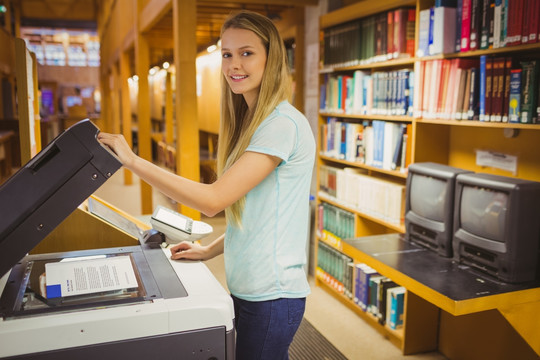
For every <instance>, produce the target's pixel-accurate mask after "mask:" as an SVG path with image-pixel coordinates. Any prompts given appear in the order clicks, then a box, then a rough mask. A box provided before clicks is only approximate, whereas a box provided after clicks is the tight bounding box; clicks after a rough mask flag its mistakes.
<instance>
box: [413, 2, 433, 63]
mask: <svg viewBox="0 0 540 360" xmlns="http://www.w3.org/2000/svg"><path fill="white" fill-rule="evenodd" d="M430 12H431V10H430V9H424V10H421V11H420V13H419V15H418V48H417V50H416V56H417V57H422V56H427V55H429V25H430Z"/></svg>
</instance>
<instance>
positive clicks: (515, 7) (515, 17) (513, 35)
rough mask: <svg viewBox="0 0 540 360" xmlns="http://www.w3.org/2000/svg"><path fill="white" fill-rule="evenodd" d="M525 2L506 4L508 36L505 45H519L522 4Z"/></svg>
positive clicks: (513, 1)
mask: <svg viewBox="0 0 540 360" xmlns="http://www.w3.org/2000/svg"><path fill="white" fill-rule="evenodd" d="M524 1H525V0H512V1H509V2H508V34H507V40H508V41H507V42H506V45H510V46H513V45H519V44H521V30H522V28H521V25H522V24H523V7H524V5H523V3H524Z"/></svg>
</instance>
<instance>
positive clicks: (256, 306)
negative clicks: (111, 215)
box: [98, 11, 315, 359]
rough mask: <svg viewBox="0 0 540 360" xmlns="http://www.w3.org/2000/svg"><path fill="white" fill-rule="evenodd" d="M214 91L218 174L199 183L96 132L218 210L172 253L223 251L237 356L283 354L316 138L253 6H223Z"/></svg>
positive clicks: (187, 200) (301, 281)
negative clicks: (220, 220) (203, 235)
mask: <svg viewBox="0 0 540 360" xmlns="http://www.w3.org/2000/svg"><path fill="white" fill-rule="evenodd" d="M221 46H222V49H221V53H222V74H223V76H222V95H221V96H222V100H221V104H222V105H221V107H222V109H221V125H220V136H219V143H218V179H217V180H216V181H215V182H214V183H213V184H201V183H197V182H194V181H191V180H188V179H185V178H182V177H179V176H177V175H175V174H171V173H169V172H167V171H164V170H162V169H160V168H159V167H157V166H155V165H153V164H151V163H150V162H147V161H145V160H143V159H141V158H139V157H137V156H136V155H135V154H134V153H133V152H132V151H131V149H130V148H129V146H128V145H127V143H126V142H125V140H124V138H123V137H122V136H121V135H111V134H102V133H100V134H99V136H98V138H99V139H100V140H101V141H102V142H103V143H104V144H106V145H108V146H109V147H111V148H112V149H113V150H114V151H115V152H116V154H117V155H118V156H119V158H120V159H121V161H122V163H123V165H124V166H125V167H127V168H128V169H130V170H132V171H133V172H134V173H136V174H137V175H138V176H140V177H141V178H142V179H143V180H145V181H146V182H148V183H149V184H151V185H152V186H154V187H156V188H158V189H159V190H160V191H162V192H163V193H165V194H166V195H168V196H169V197H171V198H172V199H174V200H176V201H178V202H179V203H182V204H185V205H187V206H189V207H192V208H194V209H197V210H199V211H201V212H202V213H204V214H205V215H207V216H214V215H215V214H217V213H218V212H220V211H222V210H225V214H226V218H227V230H226V232H225V234H224V235H222V236H220V237H219V238H217V239H216V240H215V241H213V242H212V243H211V244H209V245H207V246H201V245H198V244H191V243H187V242H185V243H180V244H178V245H176V246H174V247H172V248H171V253H172V258H173V259H191V260H207V259H211V258H213V257H215V256H217V255H219V254H222V253H224V256H225V269H226V275H227V285H228V288H229V291H230V292H231V295H232V298H233V302H234V307H235V327H236V331H237V342H236V353H237V359H287V358H288V348H289V345H290V343H291V342H292V339H293V337H294V334H295V332H296V330H297V329H298V326H299V325H300V322H301V320H302V317H303V314H304V309H305V297H306V296H307V295H308V294H309V292H310V290H309V285H308V282H307V279H306V275H305V273H304V269H303V266H304V265H305V263H306V256H305V248H306V241H307V231H308V218H309V188H310V184H311V175H312V169H313V164H314V158H315V141H314V138H313V133H312V131H311V128H310V126H309V124H308V121H307V120H306V118H305V117H304V116H303V115H302V114H301V113H300V112H299V111H297V110H296V109H295V108H294V107H293V106H292V105H290V104H289V103H288V102H287V98H288V95H289V89H290V83H289V74H288V67H287V57H286V52H285V47H284V45H283V41H282V39H281V37H280V36H279V33H278V31H277V30H276V28H275V26H274V25H273V23H272V22H271V21H270V20H269V19H268V18H266V17H264V16H262V15H259V14H257V13H254V12H249V11H242V12H240V13H237V14H235V15H233V16H231V17H230V18H229V19H228V20H227V21H226V22H225V23H224V25H223V28H222V32H221Z"/></svg>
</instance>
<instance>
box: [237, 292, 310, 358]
mask: <svg viewBox="0 0 540 360" xmlns="http://www.w3.org/2000/svg"><path fill="white" fill-rule="evenodd" d="M232 299H233V302H234V313H235V319H234V322H235V327H236V360H256V359H259V360H263V359H271V360H278V359H284V360H287V359H289V345H290V344H291V342H292V340H293V337H294V334H295V333H296V330H298V327H299V326H300V322H301V321H302V317H303V316H304V310H305V307H306V299H305V298H301V299H287V298H283V299H276V300H269V301H260V302H255V301H246V300H241V299H238V298H236V297H234V296H232Z"/></svg>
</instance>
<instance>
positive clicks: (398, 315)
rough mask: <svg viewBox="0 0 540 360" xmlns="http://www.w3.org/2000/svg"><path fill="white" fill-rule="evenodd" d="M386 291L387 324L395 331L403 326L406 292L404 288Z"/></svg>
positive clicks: (399, 287)
mask: <svg viewBox="0 0 540 360" xmlns="http://www.w3.org/2000/svg"><path fill="white" fill-rule="evenodd" d="M387 291H388V294H387V301H388V304H387V315H386V318H387V324H388V326H390V328H391V329H394V330H395V329H398V328H400V327H402V326H403V304H404V301H405V292H406V290H405V288H404V287H402V286H398V287H393V288H390V289H388V290H387Z"/></svg>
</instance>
